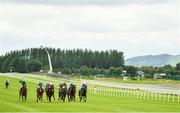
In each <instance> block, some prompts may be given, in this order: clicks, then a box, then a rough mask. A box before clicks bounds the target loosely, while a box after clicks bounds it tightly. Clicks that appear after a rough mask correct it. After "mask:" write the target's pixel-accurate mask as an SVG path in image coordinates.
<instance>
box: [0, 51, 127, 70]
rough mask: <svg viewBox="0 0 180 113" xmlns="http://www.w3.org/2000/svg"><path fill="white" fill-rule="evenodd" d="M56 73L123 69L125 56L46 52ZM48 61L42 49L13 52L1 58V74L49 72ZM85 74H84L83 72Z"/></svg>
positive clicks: (102, 53)
mask: <svg viewBox="0 0 180 113" xmlns="http://www.w3.org/2000/svg"><path fill="white" fill-rule="evenodd" d="M47 50H48V52H49V54H50V56H51V61H52V66H53V69H54V71H56V72H57V71H62V72H63V73H76V72H79V71H80V70H81V72H82V70H86V69H94V70H98V71H99V70H103V69H105V70H107V69H110V68H112V67H113V68H115V69H116V68H117V69H121V71H122V67H123V66H124V56H123V52H121V51H117V50H108V51H92V50H88V49H84V50H83V49H73V50H62V49H55V48H47ZM48 64H49V63H48V57H47V53H46V51H45V49H43V48H30V49H24V50H18V51H11V52H9V53H6V54H5V55H3V56H0V72H10V71H13V72H20V73H27V72H37V71H39V70H41V69H43V70H48V69H49V66H48ZM83 73H84V72H83Z"/></svg>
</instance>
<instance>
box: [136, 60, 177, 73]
mask: <svg viewBox="0 0 180 113" xmlns="http://www.w3.org/2000/svg"><path fill="white" fill-rule="evenodd" d="M138 70H141V71H143V72H145V73H146V74H149V75H153V74H154V73H165V74H166V75H172V76H173V75H180V63H178V64H177V65H176V67H173V66H171V65H165V66H163V67H152V66H143V67H141V68H139V69H138Z"/></svg>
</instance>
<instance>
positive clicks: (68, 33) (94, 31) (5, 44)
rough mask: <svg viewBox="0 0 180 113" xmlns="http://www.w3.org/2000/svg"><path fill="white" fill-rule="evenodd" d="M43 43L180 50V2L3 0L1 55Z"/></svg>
mask: <svg viewBox="0 0 180 113" xmlns="http://www.w3.org/2000/svg"><path fill="white" fill-rule="evenodd" d="M178 7H179V8H178ZM41 45H44V46H47V47H55V48H62V49H66V48H67V49H73V48H83V49H84V48H87V49H92V50H109V49H117V50H120V51H123V52H124V54H125V57H126V58H129V57H133V56H139V55H147V54H163V53H167V54H172V55H176V54H180V0H0V54H1V55H2V54H5V53H6V52H8V51H11V50H16V49H24V48H31V47H40V46H41Z"/></svg>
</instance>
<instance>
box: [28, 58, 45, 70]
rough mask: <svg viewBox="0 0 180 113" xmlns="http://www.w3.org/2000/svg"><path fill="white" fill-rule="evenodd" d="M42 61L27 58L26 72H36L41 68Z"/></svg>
mask: <svg viewBox="0 0 180 113" xmlns="http://www.w3.org/2000/svg"><path fill="white" fill-rule="evenodd" d="M41 67H42V63H41V62H40V61H39V60H38V59H33V60H29V61H28V62H27V66H26V69H27V71H28V72H38V71H40V70H41Z"/></svg>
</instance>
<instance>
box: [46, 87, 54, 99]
mask: <svg viewBox="0 0 180 113" xmlns="http://www.w3.org/2000/svg"><path fill="white" fill-rule="evenodd" d="M46 96H47V100H49V102H51V97H52V96H53V98H54V100H55V97H54V85H53V84H52V85H50V84H49V85H48V87H47V88H46Z"/></svg>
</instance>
